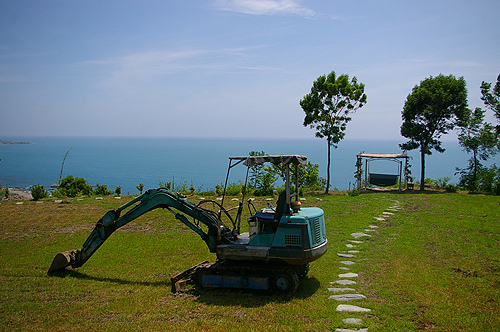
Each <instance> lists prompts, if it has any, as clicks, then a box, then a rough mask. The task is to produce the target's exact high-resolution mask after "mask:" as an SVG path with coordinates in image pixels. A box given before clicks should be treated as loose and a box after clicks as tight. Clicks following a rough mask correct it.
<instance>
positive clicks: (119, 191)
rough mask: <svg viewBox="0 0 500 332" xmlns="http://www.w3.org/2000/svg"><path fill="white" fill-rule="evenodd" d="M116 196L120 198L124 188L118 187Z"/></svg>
mask: <svg viewBox="0 0 500 332" xmlns="http://www.w3.org/2000/svg"><path fill="white" fill-rule="evenodd" d="M115 194H116V196H120V195H121V194H122V186H116V188H115Z"/></svg>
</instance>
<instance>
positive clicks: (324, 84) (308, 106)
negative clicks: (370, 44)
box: [300, 71, 367, 193]
mask: <svg viewBox="0 0 500 332" xmlns="http://www.w3.org/2000/svg"><path fill="white" fill-rule="evenodd" d="M364 91H365V85H364V84H363V83H358V81H357V79H356V77H353V78H352V80H349V76H348V75H346V74H342V75H340V76H337V75H336V73H335V72H334V71H332V72H331V73H330V74H328V75H322V76H320V77H318V78H317V79H316V81H314V82H313V86H312V87H311V92H310V93H308V94H307V95H305V96H304V98H303V99H302V100H300V106H301V107H302V109H303V110H304V112H305V113H306V115H305V118H304V123H303V124H304V126H309V127H310V128H314V129H316V137H318V138H326V141H327V143H328V163H327V178H326V188H325V193H328V190H329V188H330V160H331V159H330V155H331V147H332V146H333V147H334V148H337V144H338V143H339V142H340V141H341V140H342V139H343V138H344V137H345V130H346V127H347V123H348V122H349V121H351V117H350V115H351V113H353V112H355V111H356V110H357V109H359V108H361V107H363V106H364V105H365V104H366V99H367V97H366V94H365V93H364Z"/></svg>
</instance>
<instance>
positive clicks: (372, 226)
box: [368, 225, 378, 228]
mask: <svg viewBox="0 0 500 332" xmlns="http://www.w3.org/2000/svg"><path fill="white" fill-rule="evenodd" d="M368 227H370V228H378V226H375V225H368Z"/></svg>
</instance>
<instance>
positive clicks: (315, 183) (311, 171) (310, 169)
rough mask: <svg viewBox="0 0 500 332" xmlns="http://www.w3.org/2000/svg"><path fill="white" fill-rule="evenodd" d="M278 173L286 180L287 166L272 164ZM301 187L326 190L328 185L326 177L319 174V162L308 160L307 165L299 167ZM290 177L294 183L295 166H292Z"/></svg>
mask: <svg viewBox="0 0 500 332" xmlns="http://www.w3.org/2000/svg"><path fill="white" fill-rule="evenodd" d="M272 167H273V168H274V170H275V171H276V173H277V174H278V175H279V176H280V177H281V179H282V180H283V181H285V178H286V174H285V166H283V165H281V164H280V165H272ZM298 171H299V187H300V188H303V189H308V190H324V189H325V187H326V179H324V178H322V177H320V176H319V164H313V163H311V162H310V161H308V162H307V165H306V166H305V167H299V168H298ZM290 179H292V182H293V183H294V181H295V180H294V179H295V167H291V168H290Z"/></svg>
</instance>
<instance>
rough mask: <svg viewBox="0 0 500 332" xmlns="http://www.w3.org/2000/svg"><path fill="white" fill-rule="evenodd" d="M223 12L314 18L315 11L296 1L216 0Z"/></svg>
mask: <svg viewBox="0 0 500 332" xmlns="http://www.w3.org/2000/svg"><path fill="white" fill-rule="evenodd" d="M216 6H217V7H219V8H220V9H222V10H226V11H232V12H238V13H244V14H251V15H299V16H305V17H311V16H314V15H315V14H316V13H315V12H314V10H312V9H310V8H307V7H304V6H302V5H301V4H300V1H295V0H216Z"/></svg>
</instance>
